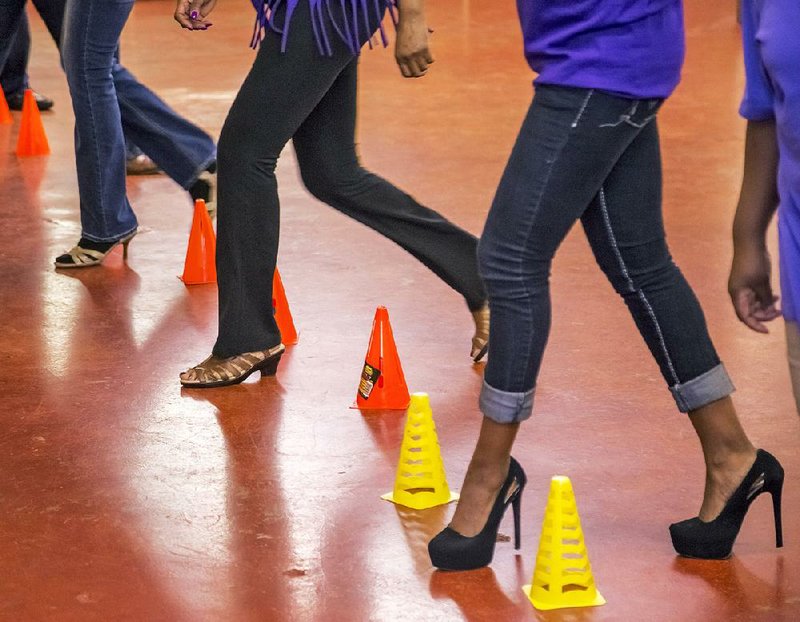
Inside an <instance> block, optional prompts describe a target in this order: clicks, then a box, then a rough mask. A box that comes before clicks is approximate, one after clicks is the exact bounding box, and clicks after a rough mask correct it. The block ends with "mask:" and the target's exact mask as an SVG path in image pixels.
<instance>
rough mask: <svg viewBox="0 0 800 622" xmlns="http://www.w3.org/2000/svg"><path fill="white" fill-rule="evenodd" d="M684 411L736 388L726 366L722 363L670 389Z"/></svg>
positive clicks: (719, 398)
mask: <svg viewBox="0 0 800 622" xmlns="http://www.w3.org/2000/svg"><path fill="white" fill-rule="evenodd" d="M669 390H670V391H672V397H674V398H675V403H676V404H678V408H679V409H680V411H681V412H682V413H685V412H689V411H690V410H696V409H698V408H702V407H703V406H706V405H708V404H710V403H711V402H716V401H717V400H721V399H722V398H723V397H728V396H729V395H730V394H731V393H733V392H734V391H735V390H736V388H735V387H734V386H733V382H731V379H730V376H728V372H727V371H725V366H724V365H723V364H722V363H720V364H719V365H717V366H716V367H713V368H712V369H710V370H709V371H707V372H706V373H704V374H701V375H699V376H697V378H692V379H691V380H689V381H688V382H684V383H683V384H676V385H675V386H674V387H670V389H669Z"/></svg>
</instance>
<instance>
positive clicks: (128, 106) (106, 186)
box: [0, 0, 216, 242]
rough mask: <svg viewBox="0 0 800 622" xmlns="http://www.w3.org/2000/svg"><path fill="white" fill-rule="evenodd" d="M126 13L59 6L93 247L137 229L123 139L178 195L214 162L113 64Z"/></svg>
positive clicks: (198, 136)
mask: <svg viewBox="0 0 800 622" xmlns="http://www.w3.org/2000/svg"><path fill="white" fill-rule="evenodd" d="M0 1H2V0H0ZM57 1H61V0H57ZM37 6H38V5H37ZM132 6H133V2H132V0H68V1H67V5H66V13H65V20H64V28H63V41H62V46H61V48H62V58H63V61H64V69H65V71H66V74H67V82H68V84H69V86H70V93H71V95H72V104H73V108H74V110H75V119H76V126H75V133H76V135H75V145H76V163H77V167H78V184H79V188H80V195H81V224H82V229H83V236H84V237H86V238H88V239H90V240H94V241H97V242H110V241H115V240H119V239H120V238H122V237H124V236H125V235H127V234H128V233H130V232H131V231H133V230H134V229H135V228H136V226H137V222H136V216H135V215H134V213H133V210H132V209H131V206H130V204H129V202H128V200H127V198H126V196H125V159H126V146H125V138H126V137H127V138H128V139H130V140H131V141H132V142H133V143H135V144H136V145H137V146H138V147H140V148H141V149H142V150H143V151H144V152H145V153H146V154H147V155H148V156H150V157H151V158H152V159H153V161H154V162H155V163H156V164H158V166H159V167H160V168H161V169H162V170H163V171H164V172H165V173H166V174H167V175H169V177H171V178H172V179H173V180H175V181H176V182H177V183H178V184H180V186H181V187H182V188H184V189H188V188H189V187H190V186H191V185H192V183H193V182H194V181H195V180H196V179H197V177H198V176H199V174H200V173H201V172H202V171H203V170H205V169H206V168H207V167H208V166H209V164H211V162H213V161H214V160H215V159H216V147H215V145H214V141H213V140H212V139H211V137H210V136H209V135H208V134H206V133H205V132H204V131H202V130H201V129H200V128H198V127H197V126H195V125H194V124H192V123H190V122H189V121H187V120H186V119H184V118H183V117H181V116H179V115H178V114H176V113H175V111H174V110H172V109H171V108H170V107H169V106H167V104H165V103H164V102H163V101H162V100H161V99H160V98H159V97H158V96H157V95H155V93H153V92H152V91H151V90H150V89H148V88H147V87H146V86H144V85H143V84H141V83H140V82H139V81H138V80H136V78H135V77H134V76H133V74H131V73H130V72H129V71H128V70H127V69H125V67H123V66H122V65H120V63H119V61H118V46H119V36H120V33H121V32H122V28H123V27H124V25H125V22H126V21H127V19H128V15H129V14H130V11H131V8H132ZM50 21H51V22H52V26H53V30H57V26H58V24H57V23H56V20H54V19H51V20H50ZM123 132H124V134H123Z"/></svg>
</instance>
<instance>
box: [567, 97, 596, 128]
mask: <svg viewBox="0 0 800 622" xmlns="http://www.w3.org/2000/svg"><path fill="white" fill-rule="evenodd" d="M593 94H594V89H590V90H589V92H588V93H586V98H585V99H584V100H583V104H581V109H580V110H579V111H578V116H577V117H575V120H574V121H573V122H572V127H578V122H579V121H580V120H581V117H582V116H583V113H584V112H585V111H586V106H588V105H589V100H590V99H591V98H592V95H593Z"/></svg>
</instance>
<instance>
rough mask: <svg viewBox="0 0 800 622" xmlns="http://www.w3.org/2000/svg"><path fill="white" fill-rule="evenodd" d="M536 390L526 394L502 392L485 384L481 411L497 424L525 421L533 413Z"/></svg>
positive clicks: (482, 391)
mask: <svg viewBox="0 0 800 622" xmlns="http://www.w3.org/2000/svg"><path fill="white" fill-rule="evenodd" d="M534 391H535V389H531V390H530V391H525V392H524V393H510V392H508V391H501V390H500V389H495V388H494V387H491V386H489V385H488V384H486V381H484V382H483V387H482V388H481V397H480V402H479V405H480V409H481V412H482V413H483V415H484V416H485V417H488V418H489V419H491V420H492V421H494V422H495V423H519V422H520V421H525V419H528V418H529V417H530V416H531V413H532V412H533V394H534Z"/></svg>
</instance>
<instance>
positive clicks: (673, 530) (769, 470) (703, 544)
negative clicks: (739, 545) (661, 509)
mask: <svg viewBox="0 0 800 622" xmlns="http://www.w3.org/2000/svg"><path fill="white" fill-rule="evenodd" d="M782 490H783V467H782V466H781V463H780V462H778V460H777V459H776V458H775V456H773V455H772V454H770V453H768V452H766V451H764V450H763V449H759V450H758V452H757V454H756V461H755V462H754V463H753V466H752V467H750V470H749V471H748V472H747V475H745V477H744V479H743V480H742V483H741V484H739V487H738V488H737V489H736V490H735V491H734V493H733V494H732V495H731V497H730V499H728V501H727V503H726V504H725V507H724V508H722V511H721V512H720V513H719V516H717V517H716V518H715V519H714V520H712V521H709V522H704V521H701V520H700V519H699V518H697V517H695V518H690V519H688V520H685V521H681V522H680V523H674V524H673V525H670V527H669V532H670V535H671V536H672V546H674V547H675V551H677V553H678V554H679V555H683V556H684V557H696V558H699V559H726V558H728V557H730V555H731V550H732V549H733V543H734V541H735V540H736V536H737V535H738V534H739V529H740V528H741V526H742V522H743V521H744V517H745V515H746V514H747V510H748V509H749V508H750V504H751V503H752V502H753V501H754V500H755V498H756V497H758V496H759V495H760V494H762V493H764V492H768V493H770V494H771V495H772V511H773V513H774V515H775V546H776V547H778V548H780V547H782V546H783V531H782V528H781V491H782Z"/></svg>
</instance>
